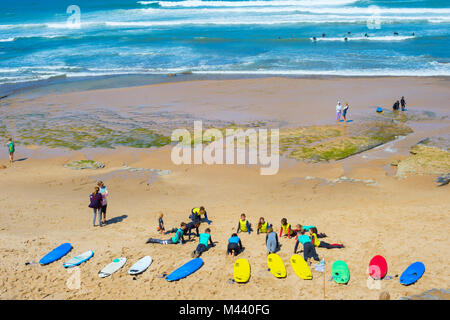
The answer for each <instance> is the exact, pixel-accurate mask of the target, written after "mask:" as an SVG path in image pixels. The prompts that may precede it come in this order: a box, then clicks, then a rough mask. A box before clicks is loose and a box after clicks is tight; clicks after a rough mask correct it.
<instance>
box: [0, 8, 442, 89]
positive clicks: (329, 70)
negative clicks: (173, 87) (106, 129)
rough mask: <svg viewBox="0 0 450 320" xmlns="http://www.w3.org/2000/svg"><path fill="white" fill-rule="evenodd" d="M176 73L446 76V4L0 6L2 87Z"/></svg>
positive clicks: (0, 77) (0, 83)
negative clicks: (58, 79) (50, 80)
mask: <svg viewBox="0 0 450 320" xmlns="http://www.w3.org/2000/svg"><path fill="white" fill-rule="evenodd" d="M70 5H77V6H78V8H79V9H80V15H79V18H80V19H79V24H77V22H78V20H77V11H76V10H75V11H71V10H69V13H68V12H67V9H68V7H69V6H70ZM323 34H324V36H323ZM365 34H367V35H368V37H367V36H365ZM313 37H316V41H314V38H313ZM345 38H347V39H345ZM184 71H190V72H192V73H197V74H285V75H343V76H380V75H394V76H395V75H413V76H449V75H450V1H448V0H428V1H426V0H416V1H413V0H391V1H388V0H384V1H377V0H359V1H352V0H246V1H242V0H234V1H232V0H227V1H201V0H182V1H179V0H177V1H170V0H165V1H135V0H69V1H67V0H39V1H37V0H2V1H1V6H0V86H1V85H2V84H5V83H17V82H28V81H35V80H39V79H48V78H52V77H86V76H104V75H119V74H138V75H139V74H155V73H156V74H158V73H161V74H166V73H177V72H184Z"/></svg>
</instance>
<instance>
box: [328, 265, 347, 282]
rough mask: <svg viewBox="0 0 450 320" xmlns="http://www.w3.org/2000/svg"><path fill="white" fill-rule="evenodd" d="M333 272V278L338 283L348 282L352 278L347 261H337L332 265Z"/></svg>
mask: <svg viewBox="0 0 450 320" xmlns="http://www.w3.org/2000/svg"><path fill="white" fill-rule="evenodd" d="M331 272H332V274H333V280H334V281H335V282H336V283H344V284H346V283H347V282H348V281H349V280H350V271H349V270H348V266H347V264H346V263H345V261H342V260H337V261H335V262H334V263H333V266H332V267H331Z"/></svg>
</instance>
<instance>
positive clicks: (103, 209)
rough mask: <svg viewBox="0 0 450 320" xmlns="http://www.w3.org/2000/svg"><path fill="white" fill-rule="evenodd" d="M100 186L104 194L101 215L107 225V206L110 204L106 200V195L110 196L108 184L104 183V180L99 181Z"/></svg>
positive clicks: (103, 222)
mask: <svg viewBox="0 0 450 320" xmlns="http://www.w3.org/2000/svg"><path fill="white" fill-rule="evenodd" d="M97 185H98V187H99V188H100V193H101V195H102V208H101V212H100V214H101V216H102V219H101V221H102V224H105V225H106V207H107V206H108V203H107V201H106V197H107V196H108V190H107V189H106V186H105V185H104V183H103V181H99V182H98V184H97Z"/></svg>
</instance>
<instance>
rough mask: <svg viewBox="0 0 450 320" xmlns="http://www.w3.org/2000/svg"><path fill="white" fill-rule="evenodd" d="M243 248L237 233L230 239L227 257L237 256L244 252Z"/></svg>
mask: <svg viewBox="0 0 450 320" xmlns="http://www.w3.org/2000/svg"><path fill="white" fill-rule="evenodd" d="M242 248H243V247H242V242H241V239H239V237H238V235H237V233H233V234H232V235H231V238H230V239H228V248H227V255H229V256H231V255H234V256H237V255H238V254H239V253H240V252H241V251H242Z"/></svg>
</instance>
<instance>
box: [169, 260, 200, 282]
mask: <svg viewBox="0 0 450 320" xmlns="http://www.w3.org/2000/svg"><path fill="white" fill-rule="evenodd" d="M202 265H203V260H202V258H195V259H192V260H191V261H189V262H187V263H185V264H183V265H182V266H181V267H179V268H178V269H176V270H175V271H173V272H172V273H171V274H169V275H168V276H167V277H166V280H167V281H176V280H180V279H183V278H185V277H187V276H188V275H190V274H192V273H194V272H195V271H197V270H198V269H200V267H201V266H202Z"/></svg>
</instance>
